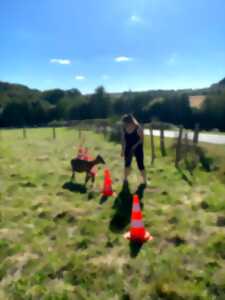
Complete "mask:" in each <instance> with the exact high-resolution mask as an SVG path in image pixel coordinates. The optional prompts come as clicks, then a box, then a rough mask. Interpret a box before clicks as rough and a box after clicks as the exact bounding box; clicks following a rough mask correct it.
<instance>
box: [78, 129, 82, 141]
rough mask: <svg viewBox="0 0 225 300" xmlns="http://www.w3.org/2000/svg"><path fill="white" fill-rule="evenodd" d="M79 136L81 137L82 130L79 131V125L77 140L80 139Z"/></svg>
mask: <svg viewBox="0 0 225 300" xmlns="http://www.w3.org/2000/svg"><path fill="white" fill-rule="evenodd" d="M81 137H82V131H81V128H80V127H79V128H78V139H79V141H80V140H81Z"/></svg>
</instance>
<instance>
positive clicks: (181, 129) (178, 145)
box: [175, 126, 183, 168]
mask: <svg viewBox="0 0 225 300" xmlns="http://www.w3.org/2000/svg"><path fill="white" fill-rule="evenodd" d="M182 133H183V126H180V129H179V136H178V140H177V145H176V159H175V167H176V168H178V167H179V161H180V159H181V146H182Z"/></svg>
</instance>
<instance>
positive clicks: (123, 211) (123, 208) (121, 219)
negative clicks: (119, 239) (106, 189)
mask: <svg viewBox="0 0 225 300" xmlns="http://www.w3.org/2000/svg"><path fill="white" fill-rule="evenodd" d="M144 190H145V185H143V184H141V185H139V187H138V189H137V190H136V192H135V193H134V194H137V195H138V196H139V199H140V206H141V208H143V203H142V202H141V199H142V198H143V196H144ZM106 200H107V199H102V201H106ZM132 203H133V195H132V194H131V192H130V187H129V183H128V182H124V184H123V186H122V190H121V191H120V193H119V194H118V196H117V198H116V199H115V201H114V204H113V209H115V213H114V215H113V217H112V219H111V221H110V224H109V228H110V230H111V231H112V232H121V231H123V229H124V228H125V227H126V226H127V225H128V224H129V223H130V217H131V211H132Z"/></svg>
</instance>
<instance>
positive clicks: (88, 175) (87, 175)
mask: <svg viewBox="0 0 225 300" xmlns="http://www.w3.org/2000/svg"><path fill="white" fill-rule="evenodd" d="M89 179H90V174H89V173H86V177H85V185H87V183H88V181H89Z"/></svg>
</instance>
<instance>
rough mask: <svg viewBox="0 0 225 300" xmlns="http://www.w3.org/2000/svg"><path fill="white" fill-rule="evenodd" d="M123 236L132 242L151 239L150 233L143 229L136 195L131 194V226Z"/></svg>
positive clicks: (142, 241)
mask: <svg viewBox="0 0 225 300" xmlns="http://www.w3.org/2000/svg"><path fill="white" fill-rule="evenodd" d="M124 237H125V238H126V239H128V240H130V241H133V242H135V241H136V242H140V243H144V242H146V241H149V240H152V239H153V237H152V236H151V235H150V233H149V232H148V231H147V230H145V227H144V224H143V221H142V212H141V207H140V203H139V198H138V195H134V196H133V205H132V212H131V227H130V231H129V232H127V233H126V234H125V235H124Z"/></svg>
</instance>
